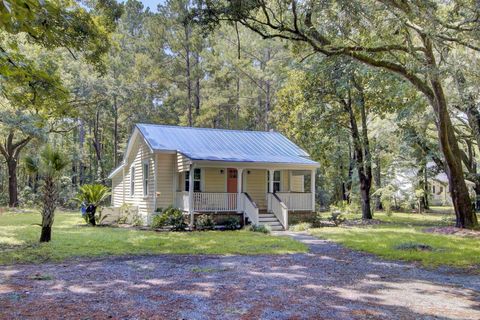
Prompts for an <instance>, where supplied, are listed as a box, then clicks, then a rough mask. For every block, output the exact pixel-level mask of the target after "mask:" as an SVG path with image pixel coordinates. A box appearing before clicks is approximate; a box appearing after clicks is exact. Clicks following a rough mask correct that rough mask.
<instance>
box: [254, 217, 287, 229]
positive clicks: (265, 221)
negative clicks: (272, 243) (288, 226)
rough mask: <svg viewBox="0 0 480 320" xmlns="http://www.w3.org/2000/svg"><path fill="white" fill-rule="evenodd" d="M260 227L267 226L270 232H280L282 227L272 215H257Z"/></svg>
mask: <svg viewBox="0 0 480 320" xmlns="http://www.w3.org/2000/svg"><path fill="white" fill-rule="evenodd" d="M258 223H259V224H260V225H268V226H269V227H270V229H271V230H272V231H281V230H283V226H282V224H281V223H280V221H278V219H277V217H275V215H274V214H273V213H261V214H259V215H258Z"/></svg>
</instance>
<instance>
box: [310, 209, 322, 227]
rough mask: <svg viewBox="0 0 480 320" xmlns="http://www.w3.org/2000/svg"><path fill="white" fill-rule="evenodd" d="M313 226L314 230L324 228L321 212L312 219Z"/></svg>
mask: <svg viewBox="0 0 480 320" xmlns="http://www.w3.org/2000/svg"><path fill="white" fill-rule="evenodd" d="M311 225H312V228H319V227H322V226H323V223H322V213H321V212H315V216H314V217H313V219H312V222H311Z"/></svg>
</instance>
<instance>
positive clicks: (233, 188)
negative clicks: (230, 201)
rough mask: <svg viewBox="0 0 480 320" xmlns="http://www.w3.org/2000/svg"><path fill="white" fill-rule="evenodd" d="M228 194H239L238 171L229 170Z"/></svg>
mask: <svg viewBox="0 0 480 320" xmlns="http://www.w3.org/2000/svg"><path fill="white" fill-rule="evenodd" d="M227 192H228V193H237V169H232V168H228V169H227Z"/></svg>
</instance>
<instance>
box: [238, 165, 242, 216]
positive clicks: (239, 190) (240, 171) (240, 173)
mask: <svg viewBox="0 0 480 320" xmlns="http://www.w3.org/2000/svg"><path fill="white" fill-rule="evenodd" d="M242 180H243V169H241V168H237V213H241V212H242V210H243V208H242V201H241V199H242V186H243V181H242Z"/></svg>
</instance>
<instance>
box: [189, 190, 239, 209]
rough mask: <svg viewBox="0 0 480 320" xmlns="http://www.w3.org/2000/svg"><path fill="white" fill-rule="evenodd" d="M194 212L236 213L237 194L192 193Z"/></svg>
mask: <svg viewBox="0 0 480 320" xmlns="http://www.w3.org/2000/svg"><path fill="white" fill-rule="evenodd" d="M193 210H195V211H237V194H236V193H223V192H218V193H217V192H194V193H193Z"/></svg>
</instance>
